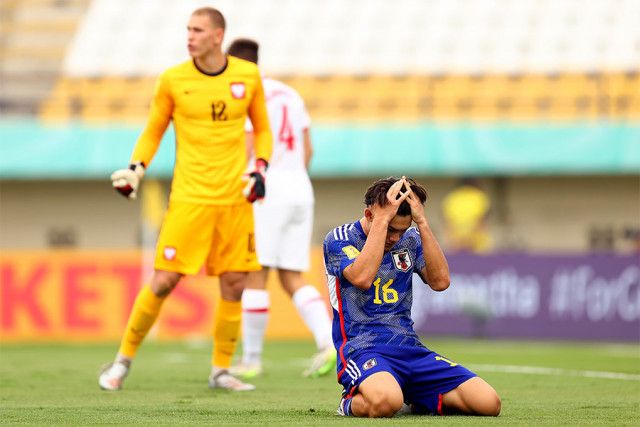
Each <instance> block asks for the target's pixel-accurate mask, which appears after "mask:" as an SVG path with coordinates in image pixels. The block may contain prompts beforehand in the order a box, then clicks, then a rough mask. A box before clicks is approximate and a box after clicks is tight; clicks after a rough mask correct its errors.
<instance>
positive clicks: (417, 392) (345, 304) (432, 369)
mask: <svg viewBox="0 0 640 427" xmlns="http://www.w3.org/2000/svg"><path fill="white" fill-rule="evenodd" d="M366 239H367V236H366V235H365V234H364V231H363V230H362V226H361V225H360V222H359V221H358V222H355V223H353V224H345V225H342V226H340V227H337V228H335V229H333V230H332V231H331V232H329V234H327V237H326V238H325V240H324V262H325V268H326V273H327V283H328V286H329V297H330V300H331V306H332V307H333V341H334V345H335V347H336V350H337V351H338V366H337V369H338V382H339V383H340V384H342V386H343V400H342V403H341V406H344V405H346V406H349V405H350V398H351V397H353V395H354V393H355V392H356V391H357V389H358V387H359V386H360V384H361V383H362V381H365V380H366V379H367V378H368V377H369V376H371V375H373V374H375V373H377V372H381V371H385V372H388V373H390V374H391V375H393V377H394V378H395V379H396V381H397V382H398V384H399V385H400V387H401V388H402V392H403V396H404V399H405V403H408V404H411V405H413V408H414V411H416V412H419V413H429V414H442V399H443V394H444V393H447V392H449V391H450V390H452V389H454V388H456V387H457V386H458V385H460V384H462V383H463V382H465V381H467V380H468V379H470V378H473V377H474V376H475V374H474V373H473V372H471V371H469V370H468V369H466V368H465V367H463V366H461V365H459V364H458V363H455V362H453V361H451V360H450V359H448V358H446V357H443V356H441V355H439V354H437V353H434V352H433V351H431V350H429V349H428V348H426V347H425V346H424V345H423V344H422V343H421V342H420V339H419V337H418V335H417V334H416V333H415V331H414V330H413V321H412V320H411V302H412V288H411V283H412V275H413V273H419V272H420V271H422V269H423V268H424V267H425V261H424V256H423V250H422V241H421V239H420V234H419V233H418V230H417V229H416V228H415V227H412V228H409V229H408V230H407V231H406V232H405V233H404V234H403V235H402V237H401V238H400V240H399V241H398V242H397V243H396V244H395V245H394V246H393V247H392V248H391V250H389V251H388V252H385V253H384V255H383V257H382V262H381V264H380V268H379V269H378V274H377V276H376V278H375V279H374V281H373V283H372V286H371V287H370V288H369V289H368V290H366V291H364V290H362V289H359V288H357V287H356V286H354V285H353V284H351V283H350V282H349V281H348V280H347V279H346V278H345V277H344V275H343V274H342V272H343V271H344V269H345V268H346V267H348V266H349V265H351V264H352V263H353V262H354V261H355V260H356V258H357V257H358V255H359V254H360V251H361V250H362V248H363V247H364V244H365V241H366ZM342 411H343V412H344V413H347V412H349V410H348V409H347V410H345V409H344V408H343V409H342Z"/></svg>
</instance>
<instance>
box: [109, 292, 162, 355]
mask: <svg viewBox="0 0 640 427" xmlns="http://www.w3.org/2000/svg"><path fill="white" fill-rule="evenodd" d="M165 298H166V297H163V298H161V297H159V296H157V295H156V294H154V293H153V291H152V290H151V287H150V286H149V285H145V286H144V287H143V288H142V289H140V292H139V293H138V296H137V297H136V301H135V303H134V304H133V307H132V308H131V313H130V314H129V321H128V322H127V327H126V329H125V330H124V335H123V336H122V341H121V342H120V350H119V353H120V354H122V355H123V356H126V357H128V358H131V359H133V358H134V357H135V355H136V352H137V351H138V347H140V344H141V343H142V340H143V339H144V337H145V336H146V335H147V333H148V332H149V330H150V329H151V327H152V326H153V324H154V323H155V321H156V318H157V317H158V313H160V308H162V303H163V302H164V300H165Z"/></svg>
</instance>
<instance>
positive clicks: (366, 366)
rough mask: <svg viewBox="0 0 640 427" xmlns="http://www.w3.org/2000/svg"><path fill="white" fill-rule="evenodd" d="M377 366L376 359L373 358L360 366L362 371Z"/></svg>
mask: <svg viewBox="0 0 640 427" xmlns="http://www.w3.org/2000/svg"><path fill="white" fill-rule="evenodd" d="M377 364H378V362H376V358H375V357H374V358H373V359H369V360H367V361H366V362H364V363H363V364H362V369H364V370H365V371H366V370H369V369H371V368H373V367H374V366H376V365H377Z"/></svg>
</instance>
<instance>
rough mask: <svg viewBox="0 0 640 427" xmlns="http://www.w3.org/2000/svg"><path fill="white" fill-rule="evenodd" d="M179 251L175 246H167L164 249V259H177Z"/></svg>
mask: <svg viewBox="0 0 640 427" xmlns="http://www.w3.org/2000/svg"><path fill="white" fill-rule="evenodd" d="M177 253H178V251H177V249H176V248H174V247H173V246H165V247H164V249H163V250H162V255H163V256H164V259H166V260H167V261H173V260H174V259H176V254H177Z"/></svg>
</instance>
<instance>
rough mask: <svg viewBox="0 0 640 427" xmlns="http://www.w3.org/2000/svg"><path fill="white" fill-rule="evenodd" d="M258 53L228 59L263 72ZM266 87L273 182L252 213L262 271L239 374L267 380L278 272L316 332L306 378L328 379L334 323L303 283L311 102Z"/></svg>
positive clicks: (248, 44)
mask: <svg viewBox="0 0 640 427" xmlns="http://www.w3.org/2000/svg"><path fill="white" fill-rule="evenodd" d="M258 50H259V46H258V43H257V42H255V41H253V40H249V39H237V40H235V41H234V42H233V43H231V45H230V46H229V48H228V50H227V52H228V53H229V55H233V56H236V57H238V58H242V59H246V60H248V61H251V62H254V63H256V64H257V63H258ZM263 84H264V91H265V98H266V101H267V111H268V114H269V120H270V123H271V131H272V134H273V139H274V146H273V155H272V156H271V163H270V165H269V166H270V168H269V172H268V180H267V182H266V185H267V194H268V196H267V197H266V198H265V199H264V200H263V201H262V202H261V203H256V204H254V205H253V211H254V218H255V232H256V247H257V252H258V260H259V261H260V264H261V265H262V270H261V271H256V272H251V273H249V280H248V282H247V287H246V290H245V291H244V293H243V295H242V350H243V353H242V362H241V363H240V364H239V365H238V366H235V367H234V368H233V370H232V372H233V373H236V374H237V375H240V376H242V377H245V378H250V377H253V376H256V375H258V374H260V373H261V372H262V349H263V343H264V334H265V329H266V326H267V320H268V314H269V293H268V292H267V290H266V286H267V278H268V275H269V271H270V269H271V268H275V269H277V272H278V278H279V281H280V284H281V285H282V288H283V289H284V290H285V291H286V292H287V293H288V294H289V296H290V297H291V299H292V301H293V303H294V305H295V307H296V309H297V310H298V313H299V314H300V316H301V317H302V319H303V320H304V322H305V324H306V325H307V327H308V328H309V330H311V332H312V334H313V337H314V339H315V343H316V346H317V349H318V353H317V354H316V355H315V356H314V357H313V359H312V361H311V364H310V366H309V367H308V368H307V369H306V370H305V371H304V375H305V376H319V375H324V374H326V373H328V372H330V371H331V370H332V369H333V368H334V366H335V363H336V352H335V350H334V348H333V342H332V339H331V319H330V318H329V315H328V311H327V306H326V304H325V302H324V299H323V298H322V296H321V295H320V293H319V292H318V291H317V290H316V288H314V287H313V286H312V285H309V284H305V283H304V279H303V277H302V272H303V271H306V270H308V269H309V250H310V246H311V231H312V224H313V202H314V198H313V188H312V186H311V181H310V179H309V175H308V173H307V169H308V167H309V162H310V160H311V156H312V154H313V148H312V144H311V137H310V132H309V126H310V119H309V115H308V114H307V110H306V108H305V105H304V101H303V100H302V98H301V97H300V95H299V94H298V93H297V92H296V91H295V90H294V89H292V88H291V87H289V86H287V85H285V84H284V83H282V82H279V81H277V80H274V79H271V78H264V79H263ZM247 125H248V129H247V132H248V134H247V141H248V151H249V152H250V155H252V154H253V151H254V146H253V133H252V132H253V128H251V124H250V123H249V122H247Z"/></svg>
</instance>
